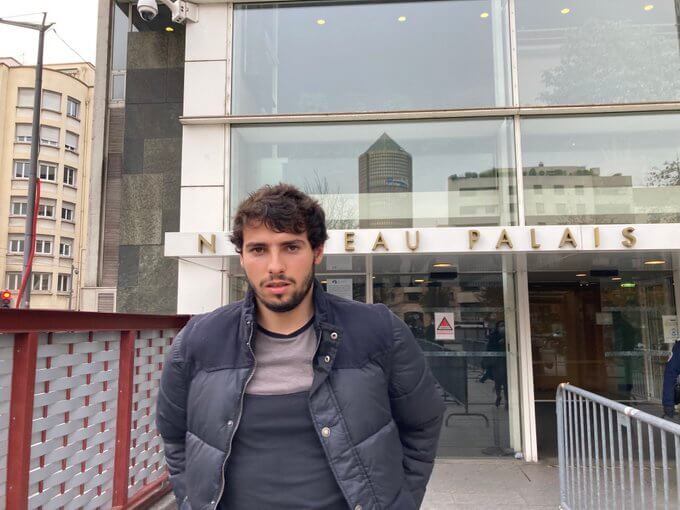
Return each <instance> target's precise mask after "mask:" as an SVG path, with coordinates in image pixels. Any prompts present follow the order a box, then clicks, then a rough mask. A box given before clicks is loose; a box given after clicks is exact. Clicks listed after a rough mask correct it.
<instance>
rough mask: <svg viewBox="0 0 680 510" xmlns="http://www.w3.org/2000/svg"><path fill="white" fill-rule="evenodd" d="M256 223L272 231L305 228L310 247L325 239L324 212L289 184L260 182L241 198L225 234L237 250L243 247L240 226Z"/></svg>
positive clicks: (289, 230)
mask: <svg viewBox="0 0 680 510" xmlns="http://www.w3.org/2000/svg"><path fill="white" fill-rule="evenodd" d="M260 223H263V224H264V225H265V226H266V227H267V228H268V229H270V230H273V231H274V232H289V233H291V234H302V233H304V232H306V233H307V239H308V240H309V244H311V245H312V249H316V248H318V247H320V246H323V244H324V243H325V242H326V240H327V239H328V233H327V232H326V214H325V213H324V212H323V209H322V208H321V206H320V205H319V203H318V202H317V201H316V200H314V199H313V198H311V197H310V196H309V195H306V194H305V193H303V192H302V191H300V190H299V189H297V188H296V187H295V186H292V185H290V184H283V183H280V184H276V185H275V186H272V185H269V184H268V185H266V186H262V187H261V188H260V189H258V190H257V191H255V192H253V193H251V194H250V195H249V196H248V198H246V199H245V200H244V201H243V202H241V204H240V205H239V206H238V210H237V211H236V216H235V217H234V224H233V228H232V231H231V235H230V237H229V240H230V241H231V242H232V243H233V244H234V246H236V252H237V253H241V252H242V250H243V229H244V228H245V227H246V226H247V225H252V224H254V225H258V224H260Z"/></svg>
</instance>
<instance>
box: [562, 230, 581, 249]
mask: <svg viewBox="0 0 680 510" xmlns="http://www.w3.org/2000/svg"><path fill="white" fill-rule="evenodd" d="M567 244H571V246H572V248H578V244H577V243H576V239H574V234H572V233H571V230H569V228H565V229H564V234H562V240H561V241H560V248H564V246H565V245H567Z"/></svg>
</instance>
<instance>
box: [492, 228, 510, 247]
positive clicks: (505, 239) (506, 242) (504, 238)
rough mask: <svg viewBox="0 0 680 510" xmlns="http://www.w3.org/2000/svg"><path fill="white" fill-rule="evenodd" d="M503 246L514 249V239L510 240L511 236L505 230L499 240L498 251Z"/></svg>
mask: <svg viewBox="0 0 680 510" xmlns="http://www.w3.org/2000/svg"><path fill="white" fill-rule="evenodd" d="M502 245H506V246H507V247H508V248H510V249H512V239H510V236H509V235H508V231H507V230H505V229H503V231H502V232H501V236H500V237H499V238H498V242H497V243H496V249H497V250H498V249H500V247H501V246H502Z"/></svg>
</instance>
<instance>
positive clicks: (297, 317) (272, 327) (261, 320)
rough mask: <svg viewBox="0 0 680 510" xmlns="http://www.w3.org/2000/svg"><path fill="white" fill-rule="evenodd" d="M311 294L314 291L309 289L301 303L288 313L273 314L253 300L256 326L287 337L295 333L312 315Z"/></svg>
mask: <svg viewBox="0 0 680 510" xmlns="http://www.w3.org/2000/svg"><path fill="white" fill-rule="evenodd" d="M313 293H314V289H313V288H311V289H309V292H308V293H307V295H306V296H305V298H304V299H303V300H302V302H301V303H300V304H299V305H298V306H296V307H295V308H294V309H292V310H291V311H289V312H274V311H272V310H270V309H269V308H267V307H266V306H264V305H263V304H262V303H260V301H259V300H258V299H257V298H255V304H256V307H257V323H258V325H259V326H260V327H261V328H264V329H266V330H267V331H271V332H272V333H278V334H280V335H288V334H290V333H293V332H295V331H297V330H298V329H300V328H301V327H302V326H304V325H305V324H307V323H308V322H309V320H310V319H311V318H312V316H313V315H314V301H313Z"/></svg>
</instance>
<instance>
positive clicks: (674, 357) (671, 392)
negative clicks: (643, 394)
mask: <svg viewBox="0 0 680 510" xmlns="http://www.w3.org/2000/svg"><path fill="white" fill-rule="evenodd" d="M678 376H680V341H679V342H675V344H673V349H672V350H671V354H670V356H669V357H668V361H667V362H666V369H665V370H664V374H663V396H662V400H661V403H662V404H663V415H664V418H673V417H674V416H675V405H676V404H677V401H676V398H675V393H676V390H675V385H676V383H677V381H678Z"/></svg>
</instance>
